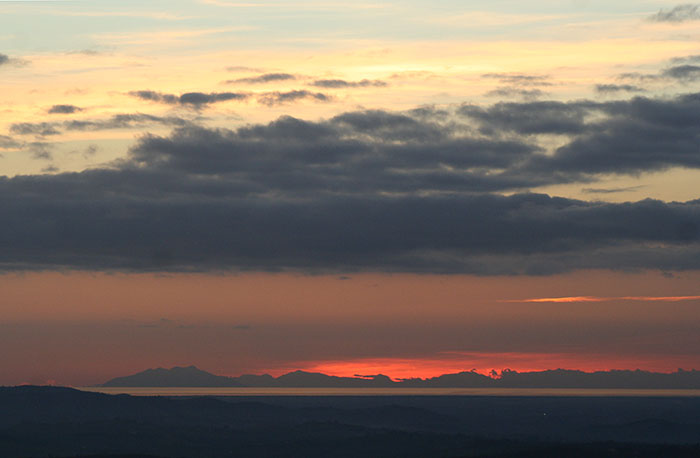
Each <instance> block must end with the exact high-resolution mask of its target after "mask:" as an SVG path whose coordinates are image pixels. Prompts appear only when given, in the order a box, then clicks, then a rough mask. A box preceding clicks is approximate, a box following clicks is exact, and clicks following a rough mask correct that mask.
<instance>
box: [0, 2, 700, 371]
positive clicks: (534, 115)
mask: <svg viewBox="0 0 700 458" xmlns="http://www.w3.org/2000/svg"><path fill="white" fill-rule="evenodd" d="M0 84H1V86H0V89H1V90H0V215H1V220H0V221H1V222H2V224H0V385H3V384H6V385H13V384H20V383H39V384H41V383H58V384H70V385H89V384H95V383H101V382H104V381H106V380H107V379H109V378H112V377H115V376H121V375H127V374H130V373H133V372H137V371H140V370H144V369H146V368H150V367H159V366H160V367H171V366H174V365H191V364H194V365H196V366H198V367H200V368H201V369H205V370H208V371H210V372H214V373H217V374H222V375H232V376H235V375H240V374H243V373H263V372H267V373H271V374H273V375H280V374H282V373H285V372H287V371H290V370H295V369H304V370H313V371H321V372H325V373H329V374H337V375H353V374H363V375H369V374H377V373H384V374H386V375H389V376H391V377H395V378H400V377H411V376H418V377H429V376H435V375H439V374H441V373H445V372H459V371H462V370H472V369H476V370H478V371H480V372H483V373H487V372H489V371H491V370H492V369H496V370H501V369H504V368H511V369H515V370H540V369H554V368H559V367H562V368H570V369H583V370H598V369H601V370H602V369H613V368H617V369H636V368H641V369H648V370H657V371H667V372H668V371H674V370H676V369H677V368H685V369H692V368H695V369H700V3H697V4H695V3H685V4H678V3H677V2H675V1H645V0H616V1H609V0H607V1H602V0H532V1H527V2H525V1H522V0H517V1H516V0H509V1H506V0H489V1H481V0H475V1H464V0H443V1H440V2H428V1H425V0H401V1H398V0H396V1H382V2H374V1H363V0H359V1H356V2H349V1H316V0H311V1H299V2H298V1H294V0H290V1H245V0H243V1H236V0H167V1H165V0H163V1H155V0H149V1H143V0H141V1H132V0H118V1H116V0H95V1H61V0H56V1H29V0H26V1H0Z"/></svg>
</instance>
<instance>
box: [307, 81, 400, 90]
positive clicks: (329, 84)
mask: <svg viewBox="0 0 700 458" xmlns="http://www.w3.org/2000/svg"><path fill="white" fill-rule="evenodd" d="M311 85H312V86H316V87H322V88H327V89H344V88H352V87H386V86H388V84H387V83H386V82H385V81H381V80H368V79H363V80H360V81H345V80H341V79H320V80H316V81H313V82H312V83H311Z"/></svg>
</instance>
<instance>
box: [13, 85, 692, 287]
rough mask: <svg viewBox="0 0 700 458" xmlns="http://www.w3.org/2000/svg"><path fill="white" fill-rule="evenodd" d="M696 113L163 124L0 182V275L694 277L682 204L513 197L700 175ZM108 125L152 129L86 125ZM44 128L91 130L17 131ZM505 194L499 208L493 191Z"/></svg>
mask: <svg viewBox="0 0 700 458" xmlns="http://www.w3.org/2000/svg"><path fill="white" fill-rule="evenodd" d="M131 116H146V115H131ZM699 116H700V94H688V95H683V96H679V97H675V98H672V99H654V98H648V97H635V98H633V99H631V100H626V101H612V102H596V101H586V100H578V101H572V102H546V101H543V102H519V103H516V102H512V103H498V104H494V105H492V106H488V107H477V106H472V105H464V106H461V107H459V108H457V109H453V110H444V109H439V110H438V109H434V108H429V107H425V108H420V109H417V110H413V111H410V112H405V113H396V112H387V111H381V110H367V111H355V112H347V113H343V114H341V115H338V116H335V117H333V118H330V119H327V120H322V121H316V122H311V121H304V120H301V119H297V118H293V117H281V118H279V119H278V120H276V121H274V122H271V123H269V124H257V125H248V126H244V127H239V128H237V129H212V128H206V127H202V126H198V125H196V124H192V123H186V124H183V125H177V124H173V125H175V126H176V128H175V129H174V130H173V132H172V133H171V134H170V135H166V136H159V135H153V134H150V135H144V136H142V137H140V138H139V140H138V141H137V143H136V144H135V145H134V146H133V147H132V148H131V150H130V152H129V155H128V157H127V158H126V159H124V160H122V161H120V162H119V163H115V164H112V165H111V167H110V168H103V169H92V170H88V171H84V172H81V173H57V174H54V175H37V176H18V177H15V178H1V179H0V196H4V197H0V212H1V214H2V215H3V220H4V221H7V222H9V223H8V224H5V225H3V226H2V227H1V228H0V240H3V242H4V244H3V245H4V246H5V247H6V248H5V249H4V250H2V253H0V266H2V268H4V269H7V270H21V269H55V268H79V269H107V270H109V269H121V270H136V271H143V270H153V271H158V270H164V271H207V270H229V269H230V270H264V271H276V270H286V269H292V270H301V271H311V272H327V271H334V272H348V271H363V270H372V271H397V272H398V271H401V272H464V273H474V274H482V275H491V274H523V273H526V274H551V273H558V272H563V271H569V270H575V269H589V268H610V269H625V270H633V269H661V270H664V271H673V270H685V269H698V268H700V201H698V200H696V201H691V202H686V203H664V202H660V201H654V200H645V201H641V202H636V203H626V204H610V203H599V202H586V201H579V200H573V199H564V198H555V197H550V196H547V195H542V194H531V193H528V192H527V191H528V190H529V189H531V188H534V187H537V186H541V185H549V184H562V183H585V182H589V183H594V182H595V181H596V179H597V177H598V176H599V174H610V173H613V174H636V173H639V172H641V171H658V170H663V169H665V168H668V167H676V166H679V167H687V168H700V156H699V155H698V151H700V148H699V147H700V133H698V129H697V125H698V123H700V118H699ZM178 119H179V118H178ZM118 121H121V122H125V123H133V122H141V121H144V122H145V121H149V122H160V121H158V120H155V119H142V118H135V119H132V118H124V119H121V120H119V119H113V120H108V121H103V122H107V123H116V122H118ZM79 122H82V123H84V124H73V123H79ZM162 122H164V123H165V122H166V121H162ZM91 123H92V124H91ZM99 126H102V125H99ZM50 128H54V129H58V128H61V129H84V130H87V129H94V128H98V124H96V121H77V120H73V121H64V122H63V123H56V124H52V125H43V124H39V125H37V126H33V127H32V126H26V125H18V127H17V129H18V131H19V130H26V131H27V132H29V133H35V132H39V133H41V132H44V131H45V130H46V129H50ZM551 135H556V136H559V137H561V138H565V139H566V141H565V142H564V143H563V144H562V145H561V146H558V147H556V148H554V149H552V147H551V146H547V145H548V143H547V142H546V141H545V140H544V139H546V138H547V137H548V136H551ZM7 138H9V137H7ZM8 141H9V140H8ZM38 144H39V143H37V145H38ZM38 147H39V146H37V148H38ZM37 151H38V150H37ZM590 189H591V190H594V189H595V188H594V187H590ZM504 191H508V192H514V194H512V195H510V196H509V197H504V196H502V195H499V194H497V193H498V192H504ZM607 191H608V190H604V191H601V192H607ZM621 191H622V190H619V189H616V190H611V192H621ZM591 192H597V191H591Z"/></svg>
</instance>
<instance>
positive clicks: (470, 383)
mask: <svg viewBox="0 0 700 458" xmlns="http://www.w3.org/2000/svg"><path fill="white" fill-rule="evenodd" d="M100 386H102V387H152V388H168V387H197V388H206V387H211V388H224V387H227V388H228V387H251V388H252V387H260V388H421V387H425V388H607V389H615V388H619V389H700V371H698V370H695V369H693V370H683V369H678V370H677V371H676V372H672V373H659V372H649V371H642V370H639V369H637V370H610V371H597V372H583V371H578V370H569V369H554V370H545V371H535V372H517V371H513V370H509V369H505V370H503V371H501V372H500V373H498V374H495V375H494V376H487V375H483V374H480V373H478V372H474V371H469V372H459V373H456V374H444V375H440V376H439V377H432V378H426V379H421V378H410V379H399V380H392V379H391V378H389V377H388V376H386V375H382V374H378V375H370V376H355V377H337V376H333V375H326V374H321V373H316V372H305V371H301V370H298V371H294V372H290V373H288V374H284V375H281V376H279V377H273V376H271V375H268V374H263V375H241V376H239V377H226V376H222V375H215V374H212V373H209V372H206V371H203V370H201V369H198V368H197V367H195V366H188V367H173V368H171V369H163V368H157V369H147V370H145V371H142V372H139V373H136V374H133V375H128V376H125V377H117V378H114V379H112V380H109V381H107V382H105V383H103V384H102V385H100Z"/></svg>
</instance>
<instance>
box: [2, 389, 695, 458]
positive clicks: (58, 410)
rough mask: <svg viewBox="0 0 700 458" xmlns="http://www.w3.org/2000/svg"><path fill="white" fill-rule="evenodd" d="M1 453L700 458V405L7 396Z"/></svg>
mask: <svg viewBox="0 0 700 458" xmlns="http://www.w3.org/2000/svg"><path fill="white" fill-rule="evenodd" d="M0 456H1V457H7V458H13V457H49V456H50V457H92V458H98V457H100V458H101V457H110V458H125V457H129V458H136V457H149V458H153V457H167V458H174V457H309V458H313V457H476V456H483V457H593V456H604V457H640V458H641V457H694V458H695V457H700V398H654V397H645V398H610V397H600V398H561V397H556V398H555V397H449V396H442V397H426V396H420V397H408V396H406V397H396V396H392V397H380V396H377V397H348V396H342V397H265V398H259V397H258V398H240V397H237V398H204V397H198V398H190V399H182V398H177V399H173V398H163V397H134V396H127V395H118V396H112V395H105V394H99V393H87V392H81V391H77V390H72V389H68V388H52V387H12V388H0Z"/></svg>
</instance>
